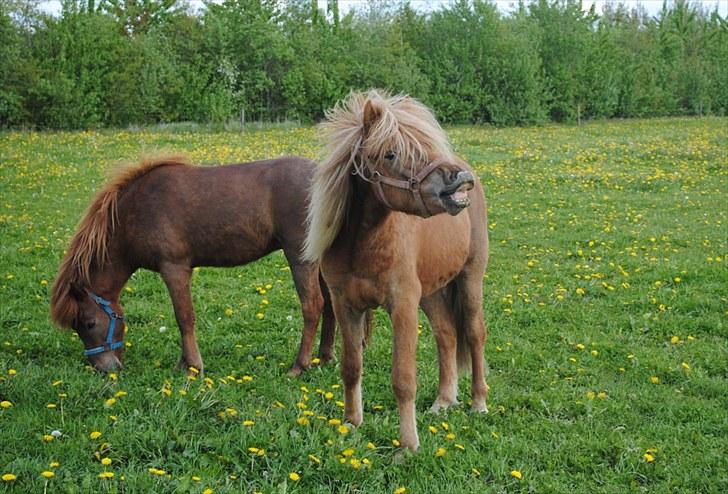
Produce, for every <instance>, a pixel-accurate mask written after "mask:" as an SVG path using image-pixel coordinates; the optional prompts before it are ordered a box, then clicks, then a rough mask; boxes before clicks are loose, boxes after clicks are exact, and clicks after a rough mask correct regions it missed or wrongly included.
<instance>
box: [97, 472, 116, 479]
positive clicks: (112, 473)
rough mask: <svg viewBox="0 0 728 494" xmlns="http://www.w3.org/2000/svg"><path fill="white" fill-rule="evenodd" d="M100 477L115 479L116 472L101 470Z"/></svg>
mask: <svg viewBox="0 0 728 494" xmlns="http://www.w3.org/2000/svg"><path fill="white" fill-rule="evenodd" d="M99 478H100V479H104V480H105V479H113V478H114V472H101V473H100V474H99Z"/></svg>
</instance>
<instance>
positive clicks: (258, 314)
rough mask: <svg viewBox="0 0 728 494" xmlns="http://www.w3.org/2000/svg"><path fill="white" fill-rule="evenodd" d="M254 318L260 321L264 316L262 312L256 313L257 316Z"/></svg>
mask: <svg viewBox="0 0 728 494" xmlns="http://www.w3.org/2000/svg"><path fill="white" fill-rule="evenodd" d="M255 317H256V318H257V319H258V320H261V319H263V318H264V317H265V314H263V313H262V312H258V313H257V314H256V315H255Z"/></svg>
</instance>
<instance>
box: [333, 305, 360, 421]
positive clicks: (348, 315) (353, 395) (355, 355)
mask: <svg viewBox="0 0 728 494" xmlns="http://www.w3.org/2000/svg"><path fill="white" fill-rule="evenodd" d="M333 303H334V313H335V314H336V320H337V321H339V327H340V328H341V378H342V380H343V381H344V420H346V421H347V422H349V423H350V424H352V425H354V426H358V425H360V424H361V422H362V420H363V412H362V400H361V375H362V366H363V350H364V328H365V325H366V312H362V311H358V310H354V309H352V308H350V307H347V306H345V305H344V304H343V303H341V302H340V301H339V300H337V299H336V298H334V299H333Z"/></svg>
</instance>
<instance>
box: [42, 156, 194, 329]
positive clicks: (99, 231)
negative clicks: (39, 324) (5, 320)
mask: <svg viewBox="0 0 728 494" xmlns="http://www.w3.org/2000/svg"><path fill="white" fill-rule="evenodd" d="M188 164H189V160H188V159H187V158H186V157H184V156H178V155H175V156H157V157H153V158H145V159H142V160H141V161H140V162H139V163H138V164H136V165H134V166H130V167H126V168H123V169H122V170H121V171H120V172H118V173H117V174H116V175H115V176H114V177H113V178H112V179H111V180H110V181H109V182H107V183H106V185H105V186H104V188H103V189H101V190H100V191H99V192H98V193H97V194H96V196H95V197H94V199H93V201H92V202H91V205H90V206H89V207H88V209H87V210H86V213H85V214H84V216H83V219H82V220H81V222H80V223H79V225H78V228H77V230H76V233H75V234H74V236H73V238H72V239H71V244H70V245H69V247H68V251H67V252H66V255H65V257H64V259H63V262H62V263H61V267H60V269H59V271H58V276H57V277H56V281H55V283H54V284H53V290H52V292H51V317H52V318H53V321H54V322H55V323H56V324H58V325H59V326H61V327H65V328H68V327H71V324H72V323H73V321H74V320H75V319H76V317H77V315H78V302H77V301H76V299H75V298H74V297H73V296H72V290H82V289H84V288H87V287H89V285H90V283H91V279H90V278H91V268H92V266H102V265H103V264H104V263H105V262H106V259H107V255H108V251H107V248H108V243H109V239H110V237H111V235H112V233H113V231H114V227H115V225H116V222H117V214H116V202H117V199H118V196H119V192H120V191H122V190H123V189H124V188H125V187H126V186H127V185H128V184H130V183H131V182H133V181H134V180H136V179H137V178H139V177H141V176H142V175H144V174H146V173H148V172H149V171H151V170H153V169H155V168H158V167H160V166H167V165H188Z"/></svg>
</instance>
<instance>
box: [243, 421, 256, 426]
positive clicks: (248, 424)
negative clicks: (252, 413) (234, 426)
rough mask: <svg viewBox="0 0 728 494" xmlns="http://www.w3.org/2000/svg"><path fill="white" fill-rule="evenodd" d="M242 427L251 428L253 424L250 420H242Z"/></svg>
mask: <svg viewBox="0 0 728 494" xmlns="http://www.w3.org/2000/svg"><path fill="white" fill-rule="evenodd" d="M243 425H244V426H245V427H251V426H253V425H255V422H254V421H252V420H243Z"/></svg>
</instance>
